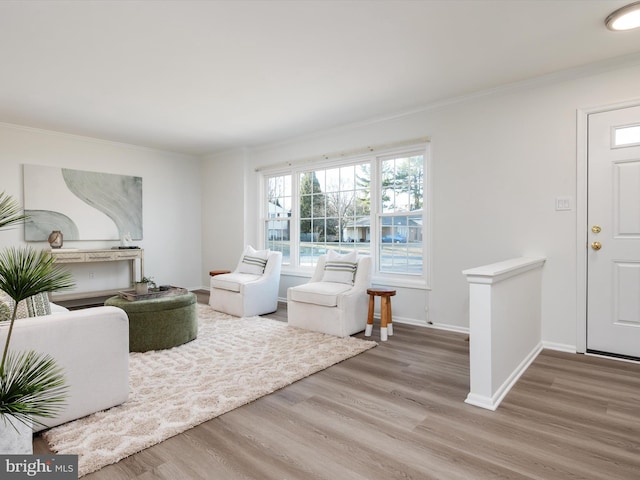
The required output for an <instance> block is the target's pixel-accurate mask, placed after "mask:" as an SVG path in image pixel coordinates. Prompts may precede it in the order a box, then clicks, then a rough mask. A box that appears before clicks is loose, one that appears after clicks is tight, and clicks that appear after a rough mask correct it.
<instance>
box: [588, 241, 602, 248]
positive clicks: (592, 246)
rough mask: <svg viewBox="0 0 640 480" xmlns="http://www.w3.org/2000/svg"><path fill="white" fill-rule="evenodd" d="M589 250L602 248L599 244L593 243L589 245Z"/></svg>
mask: <svg viewBox="0 0 640 480" xmlns="http://www.w3.org/2000/svg"><path fill="white" fill-rule="evenodd" d="M591 248H593V249H594V250H600V249H601V248H602V244H601V243H600V242H593V243H592V244H591Z"/></svg>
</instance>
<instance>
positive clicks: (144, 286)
mask: <svg viewBox="0 0 640 480" xmlns="http://www.w3.org/2000/svg"><path fill="white" fill-rule="evenodd" d="M135 290H136V295H144V294H145V293H149V284H148V283H136V289H135Z"/></svg>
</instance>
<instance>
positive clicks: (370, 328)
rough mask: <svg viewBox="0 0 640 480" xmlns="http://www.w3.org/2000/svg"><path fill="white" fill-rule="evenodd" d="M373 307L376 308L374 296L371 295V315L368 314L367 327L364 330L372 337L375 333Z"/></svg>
mask: <svg viewBox="0 0 640 480" xmlns="http://www.w3.org/2000/svg"><path fill="white" fill-rule="evenodd" d="M373 308H374V296H373V295H369V315H368V316H367V327H366V328H365V330H364V336H365V337H370V336H371V334H372V333H373Z"/></svg>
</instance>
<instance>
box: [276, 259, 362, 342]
mask: <svg viewBox="0 0 640 480" xmlns="http://www.w3.org/2000/svg"><path fill="white" fill-rule="evenodd" d="M327 259H328V256H327V255H323V256H321V257H319V258H318V264H317V265H316V269H315V272H314V273H313V276H312V277H311V280H309V282H308V283H305V284H303V285H298V286H297V287H291V288H289V289H288V290H287V312H288V320H289V325H291V326H292V327H298V328H304V329H307V330H314V331H316V332H322V333H327V334H329V335H336V336H339V337H347V336H349V335H353V334H354V333H358V332H361V331H363V330H364V329H365V326H366V324H367V312H368V308H369V296H368V295H367V288H369V287H370V286H371V258H370V257H368V256H360V257H356V264H357V267H356V270H355V273H354V275H353V283H350V282H349V283H343V282H336V281H327V280H331V276H329V275H327V270H326V269H325V267H326V265H327Z"/></svg>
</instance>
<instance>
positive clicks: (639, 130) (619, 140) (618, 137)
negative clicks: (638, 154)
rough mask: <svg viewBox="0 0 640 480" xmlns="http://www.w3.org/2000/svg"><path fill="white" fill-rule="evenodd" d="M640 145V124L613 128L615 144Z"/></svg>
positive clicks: (618, 145)
mask: <svg viewBox="0 0 640 480" xmlns="http://www.w3.org/2000/svg"><path fill="white" fill-rule="evenodd" d="M631 145H640V125H628V126H625V127H614V128H613V146H614V147H629V146H631Z"/></svg>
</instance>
